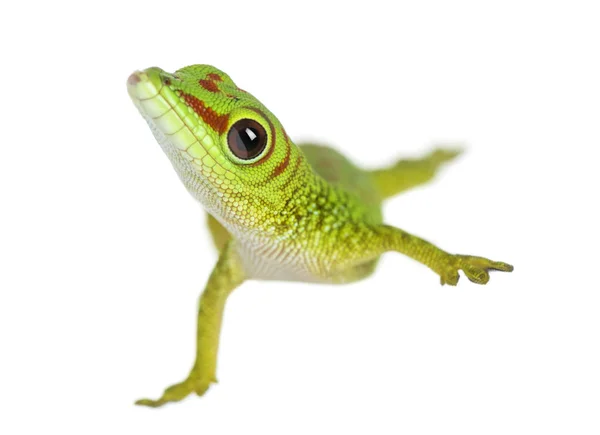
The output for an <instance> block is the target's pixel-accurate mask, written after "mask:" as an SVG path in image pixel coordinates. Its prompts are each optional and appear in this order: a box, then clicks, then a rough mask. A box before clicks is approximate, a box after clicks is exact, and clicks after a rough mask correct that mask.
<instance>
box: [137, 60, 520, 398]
mask: <svg viewBox="0 0 600 435" xmlns="http://www.w3.org/2000/svg"><path fill="white" fill-rule="evenodd" d="M127 87H128V92H129V95H130V97H131V98H132V100H133V102H134V103H135V105H136V106H137V108H138V109H139V111H140V113H141V114H142V116H143V117H144V118H145V119H146V121H147V122H148V124H149V126H150V128H151V130H152V132H153V133H154V136H155V138H156V139H157V141H158V142H159V144H160V145H161V147H162V149H163V150H164V152H165V153H166V155H167V156H168V157H169V159H170V161H171V163H172V164H173V167H174V168H175V170H176V172H177V173H178V175H179V177H180V179H181V181H182V182H183V184H184V185H185V186H186V188H187V189H188V191H189V192H190V193H191V194H192V196H193V197H194V198H195V199H196V200H198V201H199V202H200V203H201V204H202V205H203V206H204V208H205V209H206V211H207V212H208V226H209V230H210V232H211V235H212V237H213V241H214V243H215V246H216V247H217V249H218V250H219V260H218V261H217V264H216V265H215V267H214V269H213V272H212V273H211V275H210V277H209V280H208V283H207V285H206V288H205V290H204V292H203V294H202V296H201V298H200V307H199V314H198V331H197V352H196V362H195V364H194V366H193V368H192V370H191V372H190V374H189V375H188V377H187V378H186V379H185V380H184V381H183V382H181V383H179V384H176V385H174V386H172V387H169V388H168V389H167V390H165V392H164V394H163V396H162V397H161V398H159V399H157V400H151V399H142V400H140V401H138V402H136V403H138V404H141V405H147V406H160V405H162V404H164V403H167V402H170V401H178V400H181V399H183V398H184V397H186V396H187V395H189V394H190V393H193V392H195V393H196V394H198V395H202V394H204V392H206V390H207V389H208V387H209V386H210V384H211V383H212V382H214V381H215V379H216V360H217V352H218V343H219V332H220V326H221V319H222V315H223V310H224V306H225V301H226V299H227V296H228V295H229V294H230V293H231V291H233V290H234V289H235V288H236V287H238V286H239V285H240V284H242V283H243V282H244V281H245V280H249V279H262V280H266V279H273V280H288V281H290V280H294V281H304V282H320V283H345V282H351V281H355V280H358V279H362V278H364V277H366V276H368V275H370V274H371V273H372V272H373V271H374V270H375V266H376V264H377V261H378V259H379V257H380V256H381V254H383V253H385V252H388V251H396V252H400V253H403V254H406V255H408V256H410V257H412V258H414V259H416V260H418V261H420V262H422V263H423V264H425V265H427V266H428V267H429V268H431V269H432V270H433V271H434V272H436V273H438V274H439V275H440V280H441V283H442V284H450V285H455V284H456V283H457V281H458V277H459V275H458V271H459V270H463V272H464V273H465V275H466V276H467V277H468V278H469V279H470V280H471V281H473V282H476V283H479V284H485V283H486V282H487V281H488V280H489V273H488V272H489V271H490V270H501V271H511V270H512V266H510V265H509V264H506V263H502V262H495V261H491V260H488V259H486V258H482V257H474V256H466V255H455V254H450V253H447V252H445V251H443V250H441V249H439V248H437V247H436V246H434V245H432V244H431V243H429V242H427V241H425V240H422V239H420V238H418V237H416V236H413V235H411V234H409V233H407V232H405V231H402V230H400V229H398V228H395V227H392V226H390V225H386V224H384V223H383V217H382V213H381V205H382V203H383V201H384V200H385V199H387V198H389V197H391V196H393V195H395V194H397V193H400V192H402V191H404V190H407V189H409V188H411V187H414V186H417V185H419V184H422V183H424V182H427V181H428V180H430V179H431V178H432V177H433V176H434V175H435V173H436V171H437V169H438V168H439V167H440V166H441V165H442V164H443V163H445V162H447V161H449V160H451V159H453V158H454V157H455V156H456V155H457V154H458V152H457V151H454V150H436V151H434V152H432V153H430V154H429V155H427V156H425V157H424V158H421V159H415V160H400V161H399V162H397V163H395V164H394V165H392V166H390V167H388V168H384V169H380V170H375V171H366V170H363V169H361V168H359V167H357V166H356V165H354V164H353V163H352V162H350V161H349V160H348V159H347V158H345V157H344V156H343V155H341V154H340V153H338V152H337V151H335V150H333V149H331V148H328V147H322V146H317V145H310V144H307V145H301V146H296V145H295V144H294V143H293V142H292V140H291V139H290V138H289V137H288V135H287V133H286V132H285V130H284V128H283V126H282V125H281V123H280V122H279V120H278V119H277V118H276V117H275V116H274V115H273V114H272V113H271V112H270V111H269V110H268V109H267V108H266V107H265V106H264V105H262V104H261V103H260V101H258V100H257V99H256V98H255V97H253V96H252V95H251V94H249V93H248V92H246V91H244V90H242V89H240V88H238V87H237V86H236V85H235V83H234V82H233V81H232V80H231V78H230V77H229V76H228V75H227V74H225V73H224V72H222V71H220V70H218V69H217V68H214V67H212V66H209V65H192V66H189V67H185V68H182V69H180V70H178V71H177V72H175V73H173V74H170V73H167V72H165V71H163V70H161V69H160V68H156V67H153V68H148V69H146V70H144V71H138V72H135V73H133V74H132V75H131V76H130V77H129V79H128V81H127Z"/></svg>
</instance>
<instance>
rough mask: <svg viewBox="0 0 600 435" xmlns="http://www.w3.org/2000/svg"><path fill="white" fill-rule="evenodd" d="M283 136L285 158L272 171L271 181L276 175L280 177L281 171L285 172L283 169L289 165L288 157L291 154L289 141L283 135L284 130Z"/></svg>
mask: <svg viewBox="0 0 600 435" xmlns="http://www.w3.org/2000/svg"><path fill="white" fill-rule="evenodd" d="M283 135H284V136H285V145H286V150H285V157H284V159H283V160H282V161H281V163H279V164H278V165H277V166H276V167H275V170H274V171H273V174H272V175H271V178H272V179H273V178H275V177H277V176H278V175H281V174H282V173H283V171H285V169H286V168H287V167H288V165H289V164H290V156H291V154H292V146H291V145H290V140H289V139H288V137H287V134H285V130H284V132H283Z"/></svg>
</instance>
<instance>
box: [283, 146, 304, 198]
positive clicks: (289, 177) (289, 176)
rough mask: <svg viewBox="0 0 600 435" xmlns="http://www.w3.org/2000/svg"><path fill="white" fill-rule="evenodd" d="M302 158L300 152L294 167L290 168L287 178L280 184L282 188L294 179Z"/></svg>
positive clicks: (286, 186) (285, 187)
mask: <svg viewBox="0 0 600 435" xmlns="http://www.w3.org/2000/svg"><path fill="white" fill-rule="evenodd" d="M302 160H303V157H302V155H301V154H300V155H298V157H297V159H296V165H295V166H294V169H292V172H291V173H290V175H288V177H287V180H286V181H285V183H283V185H282V186H281V189H282V190H284V189H287V188H288V187H290V184H291V183H292V181H294V180H295V179H296V177H297V176H298V171H299V170H300V166H301V165H302Z"/></svg>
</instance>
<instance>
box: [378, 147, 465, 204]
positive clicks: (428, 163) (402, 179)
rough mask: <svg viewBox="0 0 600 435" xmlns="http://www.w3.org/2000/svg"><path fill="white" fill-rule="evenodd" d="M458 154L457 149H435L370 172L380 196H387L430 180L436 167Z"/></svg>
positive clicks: (435, 171) (436, 169)
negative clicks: (426, 153) (421, 156)
mask: <svg viewBox="0 0 600 435" xmlns="http://www.w3.org/2000/svg"><path fill="white" fill-rule="evenodd" d="M459 154H460V150H459V149H436V150H434V151H432V152H431V153H429V154H428V155H426V156H425V157H423V158H420V159H405V160H399V161H398V162H396V163H395V164H394V165H392V166H390V167H387V168H384V169H378V170H375V171H372V172H370V175H371V177H372V180H373V183H374V184H375V185H376V186H377V190H378V191H379V194H380V195H381V197H382V198H389V197H392V196H394V195H397V194H398V193H401V192H403V191H405V190H408V189H411V188H413V187H416V186H419V185H420V184H423V183H426V182H428V181H429V180H431V179H432V178H433V177H434V175H435V174H436V173H437V171H438V169H439V168H440V167H441V166H442V165H443V164H444V163H446V162H449V161H450V160H453V159H454V158H455V157H456V156H458V155H459Z"/></svg>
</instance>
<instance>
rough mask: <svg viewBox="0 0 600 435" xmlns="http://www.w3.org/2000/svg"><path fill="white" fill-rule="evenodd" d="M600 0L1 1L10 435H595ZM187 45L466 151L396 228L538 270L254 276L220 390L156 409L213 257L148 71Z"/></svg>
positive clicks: (385, 145)
mask: <svg viewBox="0 0 600 435" xmlns="http://www.w3.org/2000/svg"><path fill="white" fill-rule="evenodd" d="M595 3H596V4H597V2H594V1H589V2H582V1H564V2H552V1H537V2H536V1H506V0H505V1H499V2H482V1H471V2H467V1H454V2H442V1H440V2H432V1H419V2H393V3H392V2H389V3H386V2H378V1H369V2H363V3H361V4H351V2H339V4H334V3H333V2H326V1H319V2H309V1H302V2H298V3H294V4H292V5H290V3H286V2H273V3H266V2H259V1H246V2H241V1H240V2H234V1H231V0H230V1H223V2H221V1H215V0H213V1H206V0H196V1H194V2H189V3H184V2H175V1H160V2H150V1H144V2H126V1H122V2H119V3H117V2H113V3H110V2H108V3H107V2H99V3H97V4H93V3H89V2H73V3H69V2H64V1H63V2H60V1H59V2H29V3H27V4H25V3H19V6H16V4H17V2H12V4H11V5H4V6H2V12H1V16H2V18H1V20H2V25H1V26H0V33H1V35H0V36H1V37H2V43H1V44H2V49H1V50H2V61H1V62H2V69H1V72H0V74H1V80H2V93H1V95H2V98H1V100H0V103H1V104H0V111H1V117H0V119H1V121H0V122H1V127H2V135H1V143H0V189H1V196H0V198H1V203H0V207H2V211H1V214H0V220H1V226H0V289H1V290H0V291H1V292H0V339H1V349H0V415H1V417H0V433H3V434H39V433H63V434H82V433H85V434H120V433H135V434H138V433H139V434H155V433H157V434H158V433H170V434H174V433H200V434H211V435H214V434H239V433H251V434H254V433H256V434H332V433H335V434H338V433H339V434H353V433H357V434H358V433H359V434H399V433H402V434H454V433H456V434H508V433H510V434H542V433H543V434H598V433H599V432H600V418H599V416H600V412H599V406H600V393H599V391H600V374H599V372H600V369H599V368H600V355H599V351H598V345H599V336H600V315H599V308H600V307H599V304H600V296H599V293H600V285H599V284H598V282H599V281H598V280H599V277H598V261H597V260H598V243H599V242H600V240H599V237H598V229H597V225H598V218H599V216H598V212H597V210H596V205H597V202H598V187H597V186H598V181H599V180H598V178H599V177H598V149H599V147H600V129H599V119H600V118H599V117H600V66H599V64H598V59H599V56H598V53H599V44H600V26H599V25H598V22H599V16H600V15H599V12H598V10H597V9H596V7H595V6H596V5H595ZM191 63H209V64H213V65H216V66H217V67H219V68H221V69H223V70H224V71H226V72H228V73H229V74H230V75H231V76H232V78H233V79H234V80H235V81H236V83H237V84H238V85H239V86H240V87H242V88H244V89H247V90H249V91H250V92H252V93H253V94H254V95H256V96H257V97H258V98H259V99H260V100H261V101H262V102H263V103H264V104H265V105H266V106H267V107H269V108H270V109H271V110H272V111H273V112H274V113H275V114H277V116H278V117H279V119H280V120H281V122H282V123H283V124H284V125H285V127H286V129H287V131H288V133H289V134H290V135H291V136H292V137H293V138H295V139H297V140H306V139H311V140H320V141H325V142H328V143H330V144H333V145H335V146H337V147H339V148H340V149H342V150H343V152H344V153H346V154H347V155H348V156H350V157H351V158H353V159H354V160H355V161H357V162H359V163H360V164H362V165H364V166H366V167H376V166H380V165H383V164H387V163H390V162H391V161H392V160H393V159H395V158H398V157H400V156H417V155H419V154H421V153H424V152H426V151H428V150H429V149H430V148H431V147H432V146H433V145H434V144H439V143H444V142H465V143H467V146H468V152H467V153H466V154H465V155H464V156H463V157H462V158H460V159H459V160H458V161H457V162H456V163H454V164H452V165H449V166H448V167H447V168H446V169H445V170H444V171H443V172H442V173H441V174H440V176H439V177H438V178H437V179H436V181H435V182H434V183H431V184H430V185H428V186H426V187H423V188H419V189H417V190H415V191H413V192H410V193H408V194H406V195H404V196H403V197H400V198H397V199H395V200H394V201H392V202H390V203H388V204H387V205H386V208H385V212H386V218H387V221H388V222H389V223H391V224H394V225H397V226H399V227H401V228H403V229H405V230H408V231H410V232H413V233H415V234H418V235H421V236H423V237H426V238H428V239H430V240H432V241H434V242H436V243H438V244H439V245H440V246H441V247H443V248H445V249H448V250H450V251H454V252H460V253H468V254H477V255H485V256H489V257H491V258H493V259H498V260H503V261H507V262H510V263H512V264H514V265H515V272H514V273H512V274H500V273H496V274H494V275H493V276H492V279H491V282H490V283H489V284H488V285H487V286H485V287H480V286H476V285H474V284H472V283H470V282H468V281H467V280H466V279H465V278H464V277H463V279H462V280H461V282H460V283H459V285H458V287H455V288H451V287H441V286H440V285H439V281H438V277H437V276H436V275H435V274H433V273H432V272H431V271H429V270H428V269H427V268H426V267H424V266H422V265H420V264H418V263H416V262H414V261H412V260H410V259H408V258H406V257H402V256H400V255H394V254H390V255H387V256H385V257H384V259H383V261H382V263H381V266H380V268H379V270H378V273H377V274H376V275H375V276H373V277H372V278H370V279H369V280H367V281H363V282H360V283H356V284H353V285H349V286H341V287H328V286H316V285H312V286H311V285H306V284H289V283H277V282H269V283H264V282H248V283H246V284H244V285H243V287H242V288H240V289H239V290H238V291H237V292H236V293H234V295H233V296H232V297H231V299H230V301H229V304H228V306H227V310H226V316H225V323H224V328H223V334H222V347H221V352H220V364H219V378H220V383H219V384H218V385H216V386H214V387H213V388H211V390H210V391H209V392H208V394H207V395H206V396H205V397H203V398H197V397H191V398H189V399H188V400H186V401H184V402H182V403H179V404H175V405H170V406H166V407H164V408H162V409H158V410H152V409H146V408H139V407H135V406H134V405H133V402H134V400H135V399H138V398H140V397H157V396H159V395H160V394H161V393H162V390H163V388H164V387H166V386H168V385H170V384H172V383H174V382H177V381H179V380H181V379H182V378H183V377H184V376H185V375H186V374H187V371H188V369H189V367H190V365H191V363H192V359H193V352H194V331H195V315H196V301H197V296H198V294H199V292H200V291H201V290H202V288H203V285H204V283H205V281H206V279H207V277H208V274H209V272H210V270H211V267H212V265H213V263H214V262H215V254H214V253H213V251H212V246H211V244H210V242H209V238H208V233H207V230H206V229H205V226H204V214H203V212H202V210H201V209H200V207H199V206H198V205H197V204H195V203H194V201H193V200H192V199H191V197H190V196H189V195H188V194H187V192H186V191H185V189H184V188H183V186H182V185H181V184H180V182H179V180H178V178H177V176H176V174H175V172H174V171H173V170H172V168H171V166H170V163H169V162H168V160H167V159H166V157H165V156H163V155H162V152H161V150H160V148H159V147H158V145H157V144H156V143H154V139H153V138H152V136H151V134H150V131H149V129H148V128H147V127H146V125H145V123H144V122H143V120H142V119H141V117H140V116H139V115H138V113H137V112H136V110H135V108H134V106H133V105H132V104H131V102H130V101H129V98H128V95H127V92H126V89H125V80H126V79H127V76H128V75H129V74H130V73H131V72H132V71H133V70H135V69H139V68H145V67H148V66H152V65H158V66H161V67H162V68H164V69H166V70H168V71H174V70H175V69H177V68H180V67H182V66H184V65H187V64H191Z"/></svg>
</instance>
